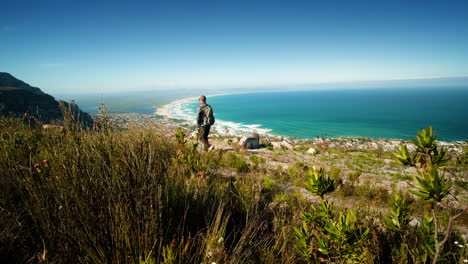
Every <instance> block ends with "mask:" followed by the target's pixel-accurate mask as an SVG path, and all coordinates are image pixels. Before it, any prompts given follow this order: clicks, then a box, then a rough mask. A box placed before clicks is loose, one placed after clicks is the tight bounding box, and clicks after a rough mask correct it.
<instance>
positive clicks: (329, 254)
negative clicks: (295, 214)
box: [295, 200, 370, 263]
mask: <svg viewBox="0 0 468 264" xmlns="http://www.w3.org/2000/svg"><path fill="white" fill-rule="evenodd" d="M369 232H370V229H368V228H365V227H364V226H363V225H362V224H361V223H359V221H358V219H357V217H356V215H355V213H354V211H352V210H347V211H346V212H344V213H342V212H340V213H336V212H335V211H334V209H333V206H332V205H331V204H329V203H328V201H326V200H325V201H322V203H321V205H320V206H318V207H314V208H313V209H312V211H311V212H310V213H307V212H306V213H304V215H303V224H302V227H301V228H296V229H295V233H296V237H297V239H298V242H297V243H296V248H297V249H298V250H299V255H300V257H301V258H302V259H303V260H305V261H307V262H309V263H319V262H328V261H333V262H334V261H339V262H340V263H341V262H343V263H363V262H365V261H369V260H370V257H369V256H368V255H367V254H366V247H368V246H369V242H368V238H369Z"/></svg>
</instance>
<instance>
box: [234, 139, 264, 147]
mask: <svg viewBox="0 0 468 264" xmlns="http://www.w3.org/2000/svg"><path fill="white" fill-rule="evenodd" d="M237 144H238V146H239V147H241V148H243V149H258V148H260V142H258V138H256V137H252V136H244V137H242V138H241V139H240V140H239V143H237Z"/></svg>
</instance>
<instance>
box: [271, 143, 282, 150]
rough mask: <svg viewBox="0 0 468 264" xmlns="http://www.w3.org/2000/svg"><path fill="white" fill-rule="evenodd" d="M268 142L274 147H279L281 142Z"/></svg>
mask: <svg viewBox="0 0 468 264" xmlns="http://www.w3.org/2000/svg"><path fill="white" fill-rule="evenodd" d="M270 144H271V145H272V146H273V148H274V149H281V142H271V143H270Z"/></svg>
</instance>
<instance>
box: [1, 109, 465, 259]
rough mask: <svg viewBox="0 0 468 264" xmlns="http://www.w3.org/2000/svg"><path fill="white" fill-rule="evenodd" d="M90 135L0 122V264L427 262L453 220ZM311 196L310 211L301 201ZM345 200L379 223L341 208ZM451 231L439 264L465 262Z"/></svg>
mask: <svg viewBox="0 0 468 264" xmlns="http://www.w3.org/2000/svg"><path fill="white" fill-rule="evenodd" d="M66 124H67V123H66ZM100 124H101V127H100V129H99V130H95V131H84V130H80V129H77V127H76V126H70V125H65V127H61V128H53V129H32V128H30V127H29V126H28V125H26V124H23V123H22V122H21V121H20V120H17V119H7V118H1V119H0V211H1V212H2V213H1V214H0V262H1V263H24V262H33V263H38V262H50V263H213V262H215V263H319V262H324V263H325V262H329V263H331V262H333V263H430V262H431V260H432V258H433V257H434V254H435V252H434V248H435V245H434V243H435V242H434V235H436V236H437V237H438V239H439V241H440V240H441V238H444V236H445V232H444V228H445V227H446V226H447V224H448V218H449V217H450V216H453V215H456V214H458V213H459V211H457V208H453V209H445V208H443V207H435V210H433V212H434V214H435V216H436V217H437V218H436V219H437V220H438V222H435V221H434V218H432V216H431V215H429V213H430V212H431V210H430V209H431V208H428V207H427V206H426V205H424V204H421V203H419V201H418V200H419V198H418V197H417V196H415V195H411V194H410V193H409V192H407V191H401V190H397V189H395V191H394V192H393V193H389V192H387V191H385V192H383V191H380V192H379V190H377V189H372V188H371V187H368V188H365V185H363V186H364V187H363V186H361V185H359V186H357V185H356V186H355V185H353V184H352V182H351V184H350V182H349V179H352V178H353V175H346V179H347V180H348V184H346V183H343V179H345V177H344V176H345V175H342V171H341V169H338V168H335V169H333V167H332V166H331V167H329V168H326V169H325V170H324V171H321V170H319V169H318V168H316V169H313V168H311V166H309V165H308V164H304V163H302V164H301V163H297V164H296V165H295V166H292V167H291V168H289V169H283V168H281V167H280V166H279V167H271V166H267V165H266V164H268V163H267V162H266V160H265V158H263V157H261V156H259V155H251V154H248V153H245V152H243V151H240V150H237V151H236V150H234V151H227V152H226V151H223V150H217V151H213V152H203V153H200V152H198V151H197V149H196V145H194V144H195V142H194V141H191V140H190V139H187V137H185V135H184V133H183V131H182V130H179V131H177V132H175V131H173V132H172V133H171V134H168V133H167V132H163V131H164V130H162V128H159V127H148V126H145V127H138V126H132V127H129V128H128V129H124V130H116V129H113V128H112V125H111V124H109V123H107V120H105V119H102V120H101V123H100ZM298 151H300V150H298ZM322 151H324V152H325V151H326V150H325V149H324V150H322ZM334 154H335V155H334V156H332V157H335V160H336V158H337V157H338V158H340V159H342V158H344V159H346V156H348V154H349V153H347V152H339V151H334ZM373 155H375V157H380V156H382V155H384V156H385V155H388V158H390V156H391V155H389V154H388V153H387V154H382V153H377V152H376V153H375V154H372V153H364V154H362V155H359V156H358V158H357V159H356V160H358V161H359V163H357V164H354V163H352V162H350V159H347V162H348V163H349V164H350V166H351V167H352V166H358V167H359V168H361V169H365V168H366V167H367V166H369V164H372V166H375V163H374V162H368V161H369V160H372V159H373V158H372V157H373ZM277 158H278V157H277ZM452 160H453V161H452V163H450V161H449V165H450V166H449V165H446V168H447V169H450V173H453V174H454V175H458V174H460V173H465V172H466V166H467V164H468V163H467V155H466V152H465V153H464V154H462V155H460V156H457V157H452ZM351 161H352V159H351ZM395 161H396V159H395ZM324 162H329V163H330V164H332V165H333V164H334V163H333V159H331V160H325V161H324ZM457 162H458V163H457ZM353 168H354V167H353ZM447 171H448V170H447ZM461 175H464V174H461ZM321 177H322V178H321ZM354 177H359V175H354ZM314 179H315V180H314ZM396 180H398V179H396ZM321 181H322V182H321ZM317 183H320V184H317ZM322 183H323V184H326V183H328V185H327V186H325V187H326V188H325V189H326V190H327V191H326V192H325V193H322V198H323V199H320V198H317V199H316V200H319V202H311V200H310V199H309V198H308V196H313V195H314V194H317V193H316V192H315V191H314V190H316V188H324V186H322V185H323V184H322ZM314 184H315V185H314ZM321 184H322V185H321ZM294 186H296V187H297V186H302V187H303V188H302V189H298V188H292V187H294ZM320 186H321V187H320ZM330 186H332V188H330ZM327 188H328V189H327ZM359 188H361V189H359ZM333 189H335V191H333ZM351 189H352V190H351ZM304 190H305V191H304ZM330 191H331V192H330ZM452 191H453V194H454V196H456V195H457V193H456V192H464V191H466V190H463V188H460V186H458V185H456V186H455V185H454V187H453V189H452ZM363 193H367V194H366V195H363ZM396 193H398V194H399V196H398V197H394V196H393V195H394V194H396ZM354 196H359V197H360V199H362V201H363V203H364V204H365V203H367V204H373V203H375V204H380V205H387V204H388V206H386V207H387V210H383V211H382V210H373V209H372V208H373V207H372V206H370V207H365V206H362V204H363V203H361V204H354V205H349V204H348V203H345V202H340V200H341V201H346V200H348V199H351V197H354ZM317 197H318V196H317ZM395 208H396V209H395ZM412 216H414V218H413V219H412V218H411V217H412ZM464 221H466V218H464V217H463V216H462V217H460V218H457V220H456V221H455V222H454V224H455V226H456V228H455V229H453V228H452V230H451V231H449V235H448V237H447V241H446V243H444V245H443V247H442V252H441V253H442V254H441V258H440V260H439V262H438V263H462V262H463V260H464V259H467V258H468V256H467V254H468V253H467V249H466V248H467V246H466V245H465V244H466V243H467V241H464V240H463V238H462V232H460V231H457V230H460V228H462V227H463V226H464ZM435 227H436V228H435ZM465 239H466V238H465ZM461 245H463V247H460V246H461Z"/></svg>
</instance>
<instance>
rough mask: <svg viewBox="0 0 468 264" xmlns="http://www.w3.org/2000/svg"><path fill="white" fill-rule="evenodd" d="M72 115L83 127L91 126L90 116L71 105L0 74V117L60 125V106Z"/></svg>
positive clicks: (2, 73)
mask: <svg viewBox="0 0 468 264" xmlns="http://www.w3.org/2000/svg"><path fill="white" fill-rule="evenodd" d="M61 104H62V105H63V107H65V108H66V109H69V110H71V111H72V112H73V113H74V116H75V120H79V121H80V122H81V123H82V124H83V125H84V126H86V127H90V126H92V124H93V119H92V118H91V116H90V115H89V114H88V113H86V112H83V111H81V110H80V109H79V107H78V106H77V105H75V104H73V103H67V102H64V101H57V100H55V98H54V97H52V96H51V95H49V94H47V93H44V92H43V91H42V90H41V89H39V88H37V87H33V86H30V85H29V84H27V83H25V82H23V81H21V80H18V79H16V78H15V77H14V76H13V75H11V74H9V73H5V72H0V115H3V116H13V117H28V118H33V119H36V120H38V121H40V122H42V123H54V122H56V123H60V121H61V120H63V114H62V110H61V107H60V105H61Z"/></svg>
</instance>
